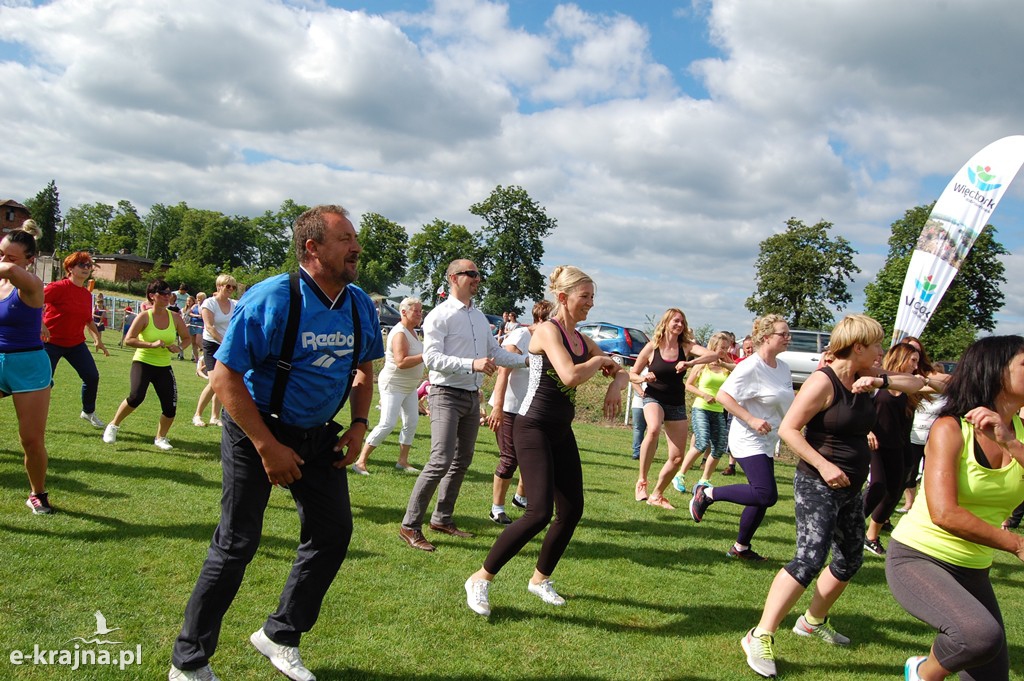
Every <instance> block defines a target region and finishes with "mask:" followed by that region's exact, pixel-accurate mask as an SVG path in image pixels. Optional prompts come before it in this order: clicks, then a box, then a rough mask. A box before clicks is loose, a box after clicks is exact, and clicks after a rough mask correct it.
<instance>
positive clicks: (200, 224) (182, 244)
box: [170, 208, 254, 269]
mask: <svg viewBox="0 0 1024 681" xmlns="http://www.w3.org/2000/svg"><path fill="white" fill-rule="evenodd" d="M252 233H253V227H252V225H251V223H250V221H249V219H248V218H244V217H229V216H227V215H224V214H223V213H220V212H218V211H213V210H200V209H198V208H189V209H188V210H186V211H185V213H184V215H183V216H182V220H181V229H180V230H179V231H178V234H177V235H176V236H175V237H174V238H173V239H172V240H171V243H170V248H171V251H172V252H174V253H175V254H176V256H177V257H178V258H181V259H184V260H193V261H195V262H197V263H201V264H203V265H216V266H220V267H222V268H227V269H230V268H233V267H246V266H250V265H251V264H252V262H253V260H254V257H253V255H254V252H253V249H252V242H253V238H252Z"/></svg>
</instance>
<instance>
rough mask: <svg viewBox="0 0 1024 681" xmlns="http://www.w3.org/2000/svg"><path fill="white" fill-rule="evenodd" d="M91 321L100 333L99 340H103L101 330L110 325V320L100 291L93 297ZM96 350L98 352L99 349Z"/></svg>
mask: <svg viewBox="0 0 1024 681" xmlns="http://www.w3.org/2000/svg"><path fill="white" fill-rule="evenodd" d="M92 323H93V324H95V325H96V330H97V331H98V332H99V334H100V340H103V332H104V331H106V330H107V327H108V326H110V320H109V319H108V318H107V301H106V299H104V297H103V294H102V293H100V292H97V293H96V295H95V296H94V297H93V303H92ZM96 352H99V350H98V349H97V350H96Z"/></svg>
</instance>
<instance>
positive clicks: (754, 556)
mask: <svg viewBox="0 0 1024 681" xmlns="http://www.w3.org/2000/svg"><path fill="white" fill-rule="evenodd" d="M725 555H727V556H728V557H729V558H739V559H740V560H752V561H755V562H762V561H766V560H768V559H767V558H765V557H764V556H762V555H761V554H760V553H757V552H755V551H754V550H753V549H744V550H742V551H737V550H736V547H735V546H730V547H729V550H728V551H726V552H725Z"/></svg>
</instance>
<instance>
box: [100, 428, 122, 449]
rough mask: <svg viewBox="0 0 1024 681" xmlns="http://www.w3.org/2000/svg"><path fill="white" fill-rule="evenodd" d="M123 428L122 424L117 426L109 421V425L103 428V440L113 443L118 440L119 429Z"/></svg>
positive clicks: (109, 443)
mask: <svg viewBox="0 0 1024 681" xmlns="http://www.w3.org/2000/svg"><path fill="white" fill-rule="evenodd" d="M119 430H121V426H115V425H114V424H113V423H108V424H107V427H106V428H105V429H104V430H103V441H104V442H106V443H107V444H108V445H112V444H114V443H115V442H117V431H119Z"/></svg>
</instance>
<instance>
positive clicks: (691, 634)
mask: <svg viewBox="0 0 1024 681" xmlns="http://www.w3.org/2000/svg"><path fill="white" fill-rule="evenodd" d="M106 336H107V340H108V342H110V343H111V344H112V345H114V348H113V349H112V356H111V357H110V358H103V357H99V358H98V363H99V366H100V372H101V375H102V381H101V384H100V402H99V408H98V410H97V411H98V413H99V415H100V416H101V418H103V419H104V420H109V419H110V417H111V416H112V415H113V412H114V409H115V407H116V406H117V404H118V403H119V402H120V401H121V400H122V399H123V398H124V396H125V395H126V394H127V391H128V368H129V363H130V358H131V354H130V352H129V351H127V350H118V349H117V348H116V335H115V334H114V333H113V332H108V333H107V334H106ZM174 368H175V371H176V373H177V378H178V387H179V395H180V399H179V416H178V419H177V422H176V423H175V425H174V427H173V428H172V429H171V432H170V440H171V442H172V443H173V444H174V446H175V449H174V450H173V451H170V452H161V451H159V450H157V449H156V448H155V447H154V446H153V436H154V431H155V429H156V420H157V416H158V401H157V399H156V396H155V395H154V394H152V393H151V394H150V396H149V399H147V401H146V402H145V404H143V406H142V407H140V408H139V410H138V411H136V412H135V413H134V414H133V415H132V416H130V417H129V418H128V419H127V420H126V421H125V423H124V424H123V426H122V428H121V431H120V435H119V439H118V443H117V444H116V445H104V444H103V442H102V441H101V439H100V435H101V433H100V431H99V430H97V429H94V428H92V427H91V426H89V425H88V424H87V423H86V422H85V421H82V420H80V419H79V418H78V414H79V411H80V408H81V405H80V401H79V382H78V380H77V376H76V375H75V373H74V371H73V370H72V369H71V367H70V366H69V365H67V364H66V363H62V364H61V365H59V368H58V371H57V376H56V382H57V383H56V387H55V389H54V393H53V400H52V405H51V409H50V420H49V428H48V447H49V451H50V474H49V483H48V486H49V491H50V494H51V499H52V502H53V503H54V505H55V506H57V507H58V509H59V511H60V512H59V513H58V514H57V515H54V516H51V517H41V516H33V515H32V514H31V513H30V512H29V511H28V509H27V508H26V507H25V505H24V502H25V497H26V495H27V489H28V488H27V482H26V479H25V473H24V469H23V467H22V462H21V456H22V455H21V449H20V446H19V444H18V438H17V429H16V425H15V418H14V410H13V408H12V404H11V400H10V399H5V400H2V401H0V420H2V421H0V422H2V423H5V424H7V425H6V427H5V428H4V429H3V431H2V436H0V481H2V485H0V489H2V494H0V555H2V556H3V560H2V562H0V584H2V585H3V587H2V588H3V595H2V596H0V648H2V650H0V653H2V654H0V678H2V679H8V678H11V679H143V678H146V679H156V678H166V676H165V675H166V673H167V668H168V666H169V664H170V650H171V644H172V641H173V639H174V637H175V636H176V634H177V632H178V628H179V627H180V625H181V617H182V612H183V609H184V606H185V602H186V600H187V598H188V596H189V593H190V590H191V588H192V586H193V583H194V580H195V578H196V575H197V573H198V570H199V568H200V565H201V563H202V561H203V558H204V556H205V554H206V549H207V545H208V542H209V538H210V535H211V533H212V532H213V529H214V527H215V525H216V523H217V517H218V510H219V498H220V470H219V464H218V443H219V435H220V433H219V429H217V428H195V427H194V426H192V425H191V423H190V420H191V415H192V412H193V410H194V408H195V404H196V399H197V397H198V394H199V392H200V389H201V388H202V385H203V382H202V381H201V380H200V379H199V378H197V377H196V376H195V375H194V373H193V365H192V364H191V363H189V362H175V363H174ZM596 392H597V389H593V390H591V391H588V393H587V394H589V395H590V396H591V397H593V396H594V395H595V394H596ZM582 399H586V397H584V398H582ZM588 413H590V412H588ZM377 414H378V412H377V411H376V410H373V411H372V412H371V417H370V420H371V422H375V421H376V420H377ZM345 420H346V421H347V417H346V419H345ZM576 433H577V437H578V439H579V441H580V444H581V448H582V450H583V456H584V466H585V476H586V489H587V508H586V511H585V514H584V519H583V522H582V523H581V525H580V527H579V529H578V531H577V533H576V536H575V538H574V539H573V543H572V544H571V545H570V547H569V550H568V552H567V554H566V556H565V558H564V559H563V561H562V563H561V565H560V566H559V569H558V571H557V572H556V574H555V576H554V579H555V580H556V585H557V588H558V590H559V592H560V593H562V594H563V595H564V596H566V597H567V599H568V603H567V605H566V606H565V607H562V608H553V607H551V606H546V605H544V604H543V603H541V602H540V600H538V599H537V598H535V597H533V596H531V595H530V594H528V593H527V592H526V583H527V580H528V578H529V576H530V574H531V572H532V569H533V561H534V560H535V558H536V552H537V542H536V541H535V542H534V543H533V544H531V545H530V546H528V547H527V549H526V550H525V551H524V552H523V553H522V555H520V556H519V557H518V558H517V559H515V560H514V561H513V562H512V563H510V564H509V565H508V566H507V568H506V569H505V570H504V571H503V572H502V574H501V575H500V576H499V577H498V579H497V580H496V582H495V584H494V586H493V587H492V589H491V603H492V607H493V614H492V616H491V617H490V618H489V619H484V618H482V617H479V616H477V615H474V614H473V613H472V612H471V611H470V610H469V609H468V608H467V607H466V604H465V592H464V591H463V586H462V585H463V582H464V581H465V579H466V577H467V576H468V575H469V573H470V572H472V571H473V570H475V569H477V568H478V567H479V566H480V564H481V562H482V561H483V558H484V556H485V554H486V553H487V551H488V549H489V548H490V546H491V544H492V542H493V540H494V538H495V537H496V536H497V534H498V533H499V531H500V528H499V527H498V526H497V525H494V524H493V523H491V522H490V521H489V520H488V518H487V512H488V510H489V505H490V489H491V479H492V477H491V476H492V473H493V470H494V464H495V462H496V456H497V449H496V447H495V444H494V438H493V435H492V434H491V433H490V432H489V431H482V432H481V435H480V438H479V444H478V447H477V453H476V460H475V461H474V464H473V467H472V469H471V470H470V472H469V475H468V476H467V478H466V484H465V485H464V486H463V489H462V493H461V496H460V499H459V505H458V508H457V521H458V523H459V525H460V526H461V527H463V528H464V529H467V530H471V531H473V532H476V533H477V537H476V538H474V539H468V540H458V539H454V538H450V537H446V536H444V535H441V536H438V535H437V534H432V533H429V531H428V538H429V539H431V540H432V541H434V542H435V543H436V544H437V546H438V550H437V551H436V552H435V553H432V554H427V553H423V552H420V551H415V550H412V549H410V548H408V547H407V546H406V545H405V544H404V543H403V542H402V541H400V540H399V539H398V536H397V531H398V526H399V522H400V521H401V518H402V515H403V512H404V508H405V504H406V502H407V500H408V495H409V492H410V490H411V488H412V485H413V482H414V479H415V478H414V476H412V475H409V474H401V473H398V472H397V471H395V470H394V467H393V466H394V462H395V458H396V456H397V445H396V444H395V435H392V436H391V438H390V439H389V440H388V442H387V443H385V445H384V446H382V447H380V448H378V449H377V451H376V452H375V453H374V454H375V456H374V459H373V460H371V462H370V471H371V473H372V475H370V476H369V477H360V476H355V475H353V476H350V478H349V480H350V488H351V496H352V505H353V512H354V516H355V535H354V538H353V541H352V545H351V549H350V551H349V555H348V559H347V560H346V562H345V564H344V565H343V566H342V569H341V572H340V574H339V576H338V578H337V580H336V582H335V583H334V586H333V587H332V589H331V590H330V592H329V593H328V595H327V599H326V602H325V604H324V608H323V611H322V614H321V617H320V621H319V623H318V625H317V627H316V628H315V629H314V630H313V632H312V633H311V634H309V635H308V636H307V637H306V638H305V639H304V641H303V644H302V653H303V656H304V658H305V660H306V662H307V664H308V665H309V667H310V668H311V669H312V670H313V671H314V672H315V673H316V674H317V676H318V678H320V679H322V680H330V679H437V680H440V679H456V680H459V679H466V680H469V679H493V680H494V681H498V680H499V679H501V680H504V679H578V680H584V679H680V680H683V679H692V680H696V679H707V680H711V679H754V678H759V677H757V676H756V675H755V674H754V673H753V672H751V671H750V670H749V669H748V668H747V666H746V663H745V661H744V659H743V655H742V652H741V650H740V647H739V639H740V637H741V636H742V634H743V633H744V632H745V630H746V629H747V628H749V627H751V626H753V625H754V624H755V623H756V622H757V619H758V616H759V613H760V608H761V605H762V604H763V600H764V597H765V595H766V593H767V589H768V586H769V584H770V582H771V580H772V577H773V576H774V574H775V572H776V571H777V570H778V569H779V567H781V565H782V564H784V563H785V562H787V561H788V560H789V559H790V558H791V555H792V551H793V546H794V532H793V521H792V513H793V503H792V485H791V478H792V472H793V471H792V465H791V464H789V463H780V465H779V466H777V475H778V479H779V483H780V492H781V499H780V502H779V504H778V505H777V506H776V507H774V508H773V509H771V510H770V511H769V513H768V517H767V519H766V521H765V523H764V525H763V526H762V527H761V529H760V531H759V533H758V535H757V537H756V539H755V548H756V549H757V550H758V551H759V552H761V553H763V554H765V555H766V556H768V557H770V559H771V560H770V562H768V563H766V564H760V565H750V564H744V563H739V562H736V561H733V560H730V559H727V558H726V557H725V551H726V549H727V548H728V547H729V545H730V543H731V542H732V540H733V539H734V538H735V532H736V528H737V523H738V517H739V511H740V509H739V507H733V506H730V505H727V504H719V505H716V506H714V507H713V508H712V509H711V511H710V512H709V515H708V516H707V518H706V520H705V521H704V522H703V523H702V524H701V525H699V526H698V525H695V524H694V523H693V522H692V521H691V520H690V518H689V514H688V513H687V512H686V510H685V502H686V501H687V500H688V499H689V496H688V495H687V496H685V497H684V496H683V495H679V494H677V493H675V492H674V491H673V492H672V496H671V497H670V499H671V500H672V501H673V502H674V503H676V504H677V505H678V506H679V509H678V510H676V511H675V512H671V511H665V510H661V509H655V508H651V507H648V506H647V505H645V504H638V503H636V502H634V501H633V482H634V480H635V476H636V473H635V465H634V462H633V461H631V460H630V458H629V450H630V432H629V431H628V430H627V429H625V428H623V427H622V426H621V425H619V426H609V425H602V424H597V423H589V424H588V423H581V424H579V425H578V427H577V429H576ZM428 449H429V424H428V423H427V420H426V419H421V421H420V427H419V430H418V433H417V438H416V443H415V445H414V448H413V453H412V457H411V460H412V462H413V463H414V465H418V464H421V463H422V462H423V461H424V460H425V458H426V456H427V452H428ZM664 456H665V445H664V443H662V446H661V449H660V450H659V456H658V459H657V461H656V463H655V467H656V468H655V470H656V469H657V467H659V466H660V465H661V463H662V462H663V461H664ZM734 479H735V478H734ZM691 480H692V475H691ZM725 480H728V479H727V478H718V479H716V480H715V482H716V483H721V482H723V481H725ZM509 508H510V514H512V515H513V516H515V515H516V509H513V508H512V507H511V505H510V506H509ZM297 537H298V521H297V517H296V514H295V511H294V506H293V504H292V502H291V499H290V497H289V496H288V493H287V492H286V491H282V490H277V491H275V492H274V494H273V496H272V499H271V502H270V507H269V509H268V510H267V514H266V524H265V530H264V541H263V545H262V547H261V549H260V552H259V554H258V555H257V557H256V560H255V561H254V562H253V563H252V565H251V566H250V568H249V571H248V574H247V576H246V580H245V583H244V585H243V587H242V590H241V592H240V593H239V595H238V597H237V598H236V600H235V603H234V606H233V607H232V609H231V610H230V611H229V612H228V615H227V617H226V619H225V620H224V628H223V630H222V634H221V639H220V648H219V650H218V651H217V655H216V656H215V657H214V659H213V667H214V669H215V671H216V672H217V673H218V674H219V675H220V676H221V678H223V679H226V680H227V679H264V678H265V679H273V678H283V677H280V676H279V675H277V673H276V672H275V671H274V670H273V669H272V668H271V667H270V665H269V663H268V662H266V661H265V660H264V658H263V657H262V656H260V655H259V654H258V653H257V652H255V650H254V649H253V648H252V647H251V646H250V645H249V643H248V640H247V638H248V635H249V634H250V633H251V632H253V631H254V630H255V629H257V628H258V627H259V626H260V625H261V623H262V622H263V619H264V618H265V617H266V615H267V614H268V613H269V612H271V611H273V610H274V609H275V607H276V605H277V597H278V594H279V591H280V588H281V586H282V585H283V583H284V580H285V577H286V575H287V573H288V570H289V567H290V564H291V561H292V558H293V555H294V549H295V546H296V543H297ZM885 541H887V538H885ZM992 576H993V581H994V582H995V585H996V590H997V593H998V595H999V598H1000V601H1001V604H1002V608H1003V612H1004V616H1005V618H1006V622H1007V630H1008V633H1009V640H1010V659H1011V662H1012V664H1013V671H1014V673H1013V675H1012V678H1014V679H1024V645H1022V644H1021V636H1022V632H1024V607H1022V606H1024V589H1022V586H1024V573H1022V570H1021V566H1020V563H1019V562H1018V561H1017V560H1016V559H1014V558H1012V557H1011V556H1009V555H1008V554H1002V555H1000V556H999V557H998V558H997V560H996V564H995V566H994V567H993V570H992ZM807 600H808V597H805V598H804V599H803V600H802V601H801V602H800V604H799V606H798V608H801V609H798V610H795V611H794V613H793V614H792V615H791V616H790V617H789V618H787V620H786V621H785V622H784V625H783V627H784V628H783V629H782V630H780V632H779V634H778V637H777V652H778V655H779V659H780V662H779V667H780V671H781V673H782V678H785V679H793V680H796V679H804V680H808V681H809V680H812V679H813V680H818V679H826V678H827V679H849V680H854V679H856V680H858V681H860V680H869V679H896V678H902V666H903V662H904V660H905V659H906V657H907V656H908V655H910V654H920V653H921V652H922V651H924V650H926V648H927V647H928V645H929V644H930V642H931V638H932V633H931V631H930V630H929V629H928V628H927V627H926V626H924V625H923V624H921V623H919V622H917V621H916V620H914V619H912V618H911V617H910V616H909V615H907V614H906V613H904V612H903V610H902V609H901V608H900V607H899V606H898V605H897V604H896V603H895V602H894V601H893V599H892V597H891V596H890V594H889V591H888V589H887V587H886V584H885V574H884V569H883V561H882V560H881V559H879V558H876V557H874V556H868V557H867V559H866V564H865V566H864V568H863V570H862V571H861V572H860V574H859V575H858V576H857V578H856V579H855V580H854V583H853V585H851V587H850V588H849V589H848V590H847V592H846V594H844V596H843V597H842V599H841V600H840V602H839V603H838V604H837V606H836V608H835V610H834V612H833V617H834V620H833V621H834V624H835V625H836V627H837V628H838V629H839V630H840V631H841V632H843V633H845V634H847V635H848V636H850V637H851V638H852V639H853V642H854V643H853V645H851V646H850V647H848V648H843V649H837V648H831V647H828V646H826V645H825V644H823V643H821V642H820V641H816V640H808V639H804V638H800V637H797V636H796V635H794V634H793V633H792V632H790V631H789V630H788V628H789V627H792V626H793V622H794V620H795V619H796V616H797V614H798V613H799V612H801V611H802V608H803V607H806V604H807ZM96 610H101V611H102V612H103V614H104V615H105V616H106V618H107V623H108V625H109V626H110V627H120V630H117V631H114V632H112V634H110V635H108V636H107V637H106V638H109V639H112V640H117V641H120V642H122V645H109V646H105V648H107V649H111V650H114V651H120V650H136V649H137V647H141V651H142V663H141V665H133V666H131V667H129V668H127V669H125V670H123V671H122V670H118V669H117V668H115V667H113V666H109V667H96V666H83V667H82V668H80V669H78V670H75V671H72V670H70V669H69V668H68V667H66V666H59V665H49V664H48V665H41V664H33V663H32V659H31V655H30V656H29V658H28V659H27V660H26V661H25V662H24V663H23V664H21V665H14V664H11V662H10V654H11V652H12V651H15V650H21V651H27V652H29V653H31V651H32V650H33V646H36V645H38V646H39V648H40V649H42V650H61V649H71V648H73V647H74V645H75V642H73V641H71V639H72V638H74V637H79V636H80V637H91V635H92V633H93V630H94V628H95V620H94V618H93V612H94V611H96ZM82 647H83V648H85V647H89V648H93V647H95V646H85V645H83V646H82ZM115 655H116V652H115Z"/></svg>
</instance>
